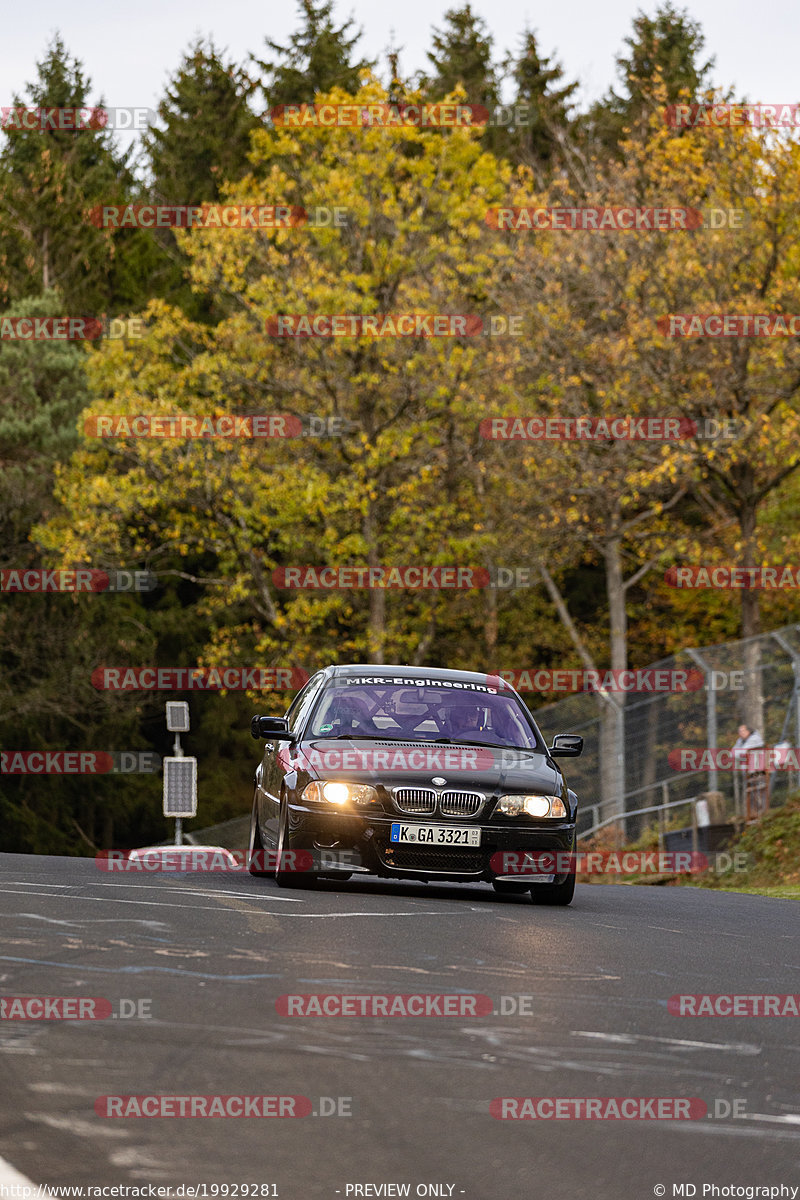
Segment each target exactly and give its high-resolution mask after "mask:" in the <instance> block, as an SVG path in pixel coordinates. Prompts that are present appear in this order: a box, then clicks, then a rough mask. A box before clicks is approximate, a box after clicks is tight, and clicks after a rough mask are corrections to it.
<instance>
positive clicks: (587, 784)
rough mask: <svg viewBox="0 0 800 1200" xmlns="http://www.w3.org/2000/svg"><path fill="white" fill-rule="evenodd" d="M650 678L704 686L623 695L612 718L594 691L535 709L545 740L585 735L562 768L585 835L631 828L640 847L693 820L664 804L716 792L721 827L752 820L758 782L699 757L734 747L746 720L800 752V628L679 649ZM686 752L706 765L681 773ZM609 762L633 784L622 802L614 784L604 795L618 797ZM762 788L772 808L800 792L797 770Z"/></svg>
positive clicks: (767, 739)
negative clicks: (673, 822)
mask: <svg viewBox="0 0 800 1200" xmlns="http://www.w3.org/2000/svg"><path fill="white" fill-rule="evenodd" d="M648 671H650V672H656V671H669V672H686V673H687V674H689V673H692V678H693V682H694V683H695V684H696V685H698V686H697V687H696V690H689V691H675V692H652V693H647V692H629V693H627V694H624V693H616V694H615V695H616V700H617V702H619V701H622V703H621V704H618V708H617V710H616V711H612V712H611V713H609V701H608V700H605V701H604V700H603V699H602V698H601V697H599V696H598V695H597V694H596V693H591V692H587V693H580V694H576V695H573V696H569V697H568V698H566V699H564V700H560V701H558V702H556V703H554V704H548V705H545V706H544V707H542V708H539V709H537V710H536V713H535V715H536V720H537V722H538V724H539V725H540V726H541V728H542V731H543V732H544V733H545V734H546V735H552V734H555V733H579V734H582V736H583V737H584V739H585V748H584V753H583V756H582V757H581V758H578V759H575V760H569V761H566V762H565V763H564V770H565V772H566V774H567V779H568V781H569V784H570V787H572V788H573V789H574V790H575V791H576V792H577V793H578V796H579V797H580V801H581V810H580V821H579V826H578V828H579V834H580V835H581V836H585V835H586V834H588V833H589V832H592V831H595V830H597V829H598V828H603V827H605V826H607V825H610V824H612V823H615V822H617V821H622V820H624V833H625V836H626V838H628V839H629V840H633V839H635V838H637V837H638V836H639V834H640V833H642V832H643V831H644V828H645V827H646V826H648V825H650V824H653V823H655V822H656V820H657V819H660V818H664V817H665V816H666V813H670V814H675V813H681V812H684V813H686V812H687V807H688V806H687V807H685V808H681V807H680V806H678V805H676V806H675V807H674V808H670V809H669V810H665V809H664V808H663V806H664V805H666V804H675V802H677V801H688V800H690V799H691V798H696V797H699V796H702V795H707V794H709V793H711V794H715V803H714V811H715V813H716V814H717V819H726V820H727V819H730V818H731V817H733V816H739V817H744V816H745V813H746V807H747V803H748V802H749V798H748V796H746V789H748V788H750V787H751V786H752V783H753V780H752V778H750V777H748V776H747V775H746V774H745V772H743V771H734V770H722V769H715V767H714V766H713V765H712V758H711V756H710V755H706V756H705V757H704V758H701V757H699V752H701V751H703V750H706V749H714V748H725V749H730V748H731V747H732V746H733V744H734V742H735V740H736V737H737V730H738V727H739V725H740V724H741V723H743V722H746V723H747V724H748V725H750V726H751V727H752V728H755V729H757V731H758V733H760V734H761V736H762V738H763V741H764V743H765V745H766V746H770V747H772V746H775V745H776V744H777V743H780V742H783V743H788V744H790V745H791V746H792V747H800V705H799V704H798V701H799V700H800V625H787V626H785V627H784V628H782V629H778V630H775V631H774V632H773V633H765V634H762V635H761V636H760V637H757V638H749V639H746V640H743V641H737V642H723V643H721V644H720V645H716V646H705V647H703V648H701V649H699V650H698V649H685V650H681V651H680V652H679V653H678V654H675V655H673V656H671V657H670V658H666V659H663V660H662V661H661V662H657V663H654V664H652V666H651V667H650V668H648ZM701 677H702V678H701ZM681 748H691V749H694V750H696V751H698V757H697V758H695V759H694V760H692V759H691V757H690V756H688V755H687V756H685V759H684V761H688V762H689V763H691V762H692V761H695V762H696V763H698V764H702V769H696V770H691V769H688V770H681V769H677V767H676V763H675V760H676V758H678V757H679V756H678V755H677V754H675V753H674V752H676V751H679V750H680V749H681ZM670 752H673V756H672V761H670V757H669V756H670ZM604 755H616V756H617V757H618V774H617V778H618V779H619V778H624V780H625V787H624V794H623V795H621V796H620V795H619V794H618V789H616V788H614V789H609V788H608V787H607V786H606V787H605V791H606V792H609V791H611V793H612V794H605V795H604V794H603V789H604V782H605V781H604V778H603V772H602V770H601V760H602V757H603V756H604ZM619 759H621V760H622V761H621V762H619ZM612 778H613V775H612ZM761 783H762V785H763V787H764V788H766V789H768V800H769V804H770V805H771V806H772V805H776V804H780V803H782V801H783V799H784V798H785V797H786V795H787V794H788V792H789V791H790V790H794V789H796V788H798V787H800V776H799V775H798V772H796V771H786V770H778V771H772V772H768V773H767V774H766V776H765V778H764V779H763V780H762V781H761ZM644 809H647V810H649V811H647V812H643V811H642V810H644ZM653 810H656V811H653ZM658 810H661V811H660V812H659V811H658Z"/></svg>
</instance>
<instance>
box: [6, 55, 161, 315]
mask: <svg viewBox="0 0 800 1200" xmlns="http://www.w3.org/2000/svg"><path fill="white" fill-rule="evenodd" d="M37 67H38V78H37V80H36V82H35V83H32V84H29V85H28V88H27V90H28V100H27V102H26V101H23V100H21V99H20V98H19V97H18V96H15V97H14V101H13V107H14V108H23V107H34V108H78V109H79V108H84V109H85V108H90V107H92V105H90V103H89V100H88V97H89V91H90V86H91V85H90V81H89V80H88V79H87V78H86V76H85V75H84V73H83V68H82V64H81V63H80V62H79V61H78V60H77V59H72V58H71V57H70V55H69V53H68V51H67V49H66V46H65V45H64V42H63V40H62V39H61V37H60V35H58V34H57V35H56V36H55V37H54V39H53V41H52V43H51V44H50V46H49V47H48V50H47V52H46V54H45V57H44V59H43V61H42V62H40V63H38V64H37ZM4 135H5V144H4V146H3V149H2V152H0V304H8V303H10V302H12V301H15V300H19V299H21V298H23V297H24V296H28V295H32V294H38V293H40V292H43V291H48V290H50V289H52V288H55V289H57V290H58V292H59V293H60V295H61V297H62V300H63V301H64V303H65V306H66V311H67V312H69V313H80V314H86V315H96V314H101V313H106V314H110V315H113V314H115V313H118V312H125V311H128V310H129V309H130V308H133V307H137V306H138V303H139V301H140V300H141V298H142V295H141V279H142V275H143V274H145V272H143V271H142V270H141V263H142V260H143V258H144V259H146V258H147V254H148V250H149V248H150V247H152V239H151V238H149V236H148V235H147V233H146V232H145V231H143V230H125V231H123V232H122V233H121V234H120V233H117V234H112V232H111V231H110V230H105V229H100V228H97V227H96V226H95V225H93V224H92V222H91V221H90V220H89V218H88V214H89V212H90V210H91V209H92V208H94V207H96V206H97V205H100V204H104V205H110V204H118V203H125V202H126V201H127V200H129V199H130V197H131V195H132V193H133V190H134V188H135V181H134V179H133V175H132V173H131V171H130V169H129V167H128V158H129V155H128V154H125V155H121V154H120V153H119V152H118V150H117V149H116V147H115V146H114V144H113V142H112V138H111V134H110V132H109V131H108V130H105V129H103V128H98V129H94V128H81V129H76V130H68V129H44V130H41V129H24V128H16V127H14V126H13V125H9V126H8V127H6V128H5V129H4Z"/></svg>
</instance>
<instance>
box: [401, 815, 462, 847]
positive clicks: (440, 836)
mask: <svg viewBox="0 0 800 1200" xmlns="http://www.w3.org/2000/svg"><path fill="white" fill-rule="evenodd" d="M390 840H391V841H393V842H413V843H414V844H415V845H419V846H480V844H481V831H480V829H471V828H469V827H468V826H467V827H465V826H463V825H421V824H420V825H403V824H401V823H400V822H399V821H397V822H395V824H393V825H392V833H391V838H390Z"/></svg>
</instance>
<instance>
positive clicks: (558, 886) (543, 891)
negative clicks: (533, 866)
mask: <svg viewBox="0 0 800 1200" xmlns="http://www.w3.org/2000/svg"><path fill="white" fill-rule="evenodd" d="M574 895H575V872H574V871H573V873H572V874H571V875H568V876H567V878H566V879H565V880H564V882H563V883H532V884H531V896H532V897H533V902H534V904H558V905H566V904H571V903H572V897H573V896H574Z"/></svg>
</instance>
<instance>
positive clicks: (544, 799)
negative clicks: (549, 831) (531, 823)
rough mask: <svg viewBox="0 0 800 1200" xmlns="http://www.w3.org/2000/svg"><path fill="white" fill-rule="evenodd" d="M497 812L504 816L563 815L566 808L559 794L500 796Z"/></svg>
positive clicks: (565, 812) (565, 813)
mask: <svg viewBox="0 0 800 1200" xmlns="http://www.w3.org/2000/svg"><path fill="white" fill-rule="evenodd" d="M497 812H499V813H502V815H503V816H504V817H519V816H521V815H522V814H523V813H524V814H525V816H527V817H565V816H566V815H567V810H566V807H565V805H564V801H563V800H562V799H561V797H560V796H501V797H500V801H499V803H498V805H497Z"/></svg>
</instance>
